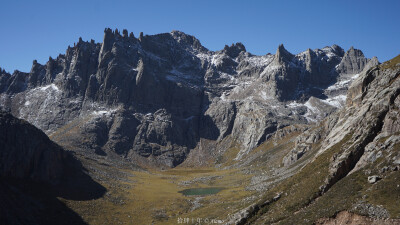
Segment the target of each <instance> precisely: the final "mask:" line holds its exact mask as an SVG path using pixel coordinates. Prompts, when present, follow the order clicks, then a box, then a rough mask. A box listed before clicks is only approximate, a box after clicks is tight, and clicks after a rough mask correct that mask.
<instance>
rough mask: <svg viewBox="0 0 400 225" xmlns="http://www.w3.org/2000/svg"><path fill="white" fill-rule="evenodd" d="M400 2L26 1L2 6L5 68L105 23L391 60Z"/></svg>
mask: <svg viewBox="0 0 400 225" xmlns="http://www.w3.org/2000/svg"><path fill="white" fill-rule="evenodd" d="M399 12H400V1H398V0H391V1H389V0H386V1H385V0H383V1H370V0H363V1H356V0H354V1H349V0H347V1H340V0H339V1H338V0H336V1H323V0H319V1H307V0H304V1H299V0H296V1H272V0H271V1H267V0H264V1H251V0H248V1H235V0H230V1H224V0H212V1H208V0H201V1H200V0H198V1H191V0H176V1H175V0H168V1H165V0H164V1H161V0H160V1H151V0H140V1H132V0H131V1H118V0H115V1H102V0H86V1H85V0H81V1H57V0H52V1H47V0H44V1H40V0H38V1H27V0H26V1H20V0H4V1H2V3H1V4H0V29H1V33H0V67H2V68H5V69H6V70H7V71H9V72H12V71H14V70H15V69H18V70H21V71H24V72H28V71H29V70H30V68H31V66H32V61H33V60H34V59H37V60H38V61H39V63H45V62H46V61H47V60H48V57H49V56H52V57H54V58H55V57H57V55H58V54H59V53H62V54H64V53H65V50H66V48H67V46H68V45H73V44H74V42H77V41H78V38H79V37H80V36H81V37H82V38H83V40H90V39H94V40H95V41H96V42H101V41H102V38H103V31H104V28H105V27H111V28H112V29H115V28H118V29H119V30H122V29H128V31H129V32H131V31H132V32H133V33H134V34H135V35H136V36H138V34H139V32H141V31H143V32H144V34H156V33H164V32H170V31H171V30H180V31H183V32H185V33H188V34H191V35H194V36H195V37H197V38H198V39H199V40H200V41H201V43H202V44H203V45H204V46H205V47H207V48H208V49H210V50H220V49H222V48H223V47H224V45H225V44H229V45H230V44H231V43H235V42H242V43H243V44H244V45H245V46H246V48H247V51H249V52H251V53H253V54H257V55H263V54H266V53H269V52H270V53H275V51H276V48H277V47H278V45H279V44H280V43H283V44H284V45H285V47H286V48H287V49H288V50H289V51H290V52H292V53H299V52H301V51H304V50H306V49H307V48H311V49H315V48H323V47H324V46H327V45H332V44H338V45H340V46H341V47H343V48H344V49H345V50H347V49H348V48H350V46H354V47H355V48H358V49H361V50H363V52H364V54H365V55H366V56H367V57H372V56H377V57H378V58H379V60H380V61H385V60H388V59H390V58H393V57H394V56H397V55H398V54H400V44H399V42H398V41H399V37H400V29H399V28H400V13H399Z"/></svg>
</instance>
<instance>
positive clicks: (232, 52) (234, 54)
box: [224, 42, 246, 58]
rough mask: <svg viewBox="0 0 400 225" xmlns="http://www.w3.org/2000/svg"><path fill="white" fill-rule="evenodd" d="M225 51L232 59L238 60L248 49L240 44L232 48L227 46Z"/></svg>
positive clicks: (233, 45)
mask: <svg viewBox="0 0 400 225" xmlns="http://www.w3.org/2000/svg"><path fill="white" fill-rule="evenodd" d="M224 51H225V52H226V54H227V55H229V56H230V57H232V58H236V57H237V56H238V55H239V54H240V53H241V52H246V47H244V45H243V44H242V43H240V42H237V43H236V44H232V45H231V46H228V45H225V47H224Z"/></svg>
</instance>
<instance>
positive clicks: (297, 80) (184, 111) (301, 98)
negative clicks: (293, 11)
mask: <svg viewBox="0 0 400 225" xmlns="http://www.w3.org/2000/svg"><path fill="white" fill-rule="evenodd" d="M378 63H379V62H378V60H377V58H372V59H367V58H365V56H364V55H363V53H362V52H361V51H360V50H357V49H354V48H353V47H352V48H350V49H349V50H347V51H344V50H343V49H342V48H341V47H339V46H337V45H333V46H330V47H324V48H322V49H315V50H311V49H308V50H306V51H304V52H302V53H299V54H297V55H293V54H292V53H290V52H288V51H287V50H286V49H285V48H284V46H283V45H280V46H279V47H278V49H277V51H276V53H275V54H266V55H263V56H256V55H252V54H251V53H249V52H247V51H246V48H245V46H244V45H243V44H241V43H236V44H232V45H231V46H225V47H224V49H223V50H220V51H216V52H214V51H210V50H208V49H206V48H205V47H203V46H202V45H201V43H200V41H199V40H197V39H196V38H195V37H193V36H190V35H187V34H185V33H182V32H179V31H172V32H171V33H164V34H157V35H143V33H140V35H139V37H138V38H136V37H135V36H134V35H133V33H130V34H128V31H127V30H123V31H122V34H120V32H119V31H118V30H115V31H113V30H111V29H105V31H104V40H103V42H102V43H95V42H94V41H93V40H91V41H90V42H85V41H83V40H82V39H79V41H78V42H77V43H76V44H74V46H73V47H68V49H67V51H66V53H65V54H60V55H59V56H58V57H57V58H56V59H53V58H51V57H50V58H49V61H48V62H47V63H46V64H45V65H41V64H39V63H38V62H37V61H36V60H34V61H33V65H32V69H31V71H30V72H29V73H24V72H20V71H15V72H14V73H13V74H9V73H7V72H5V71H4V70H0V71H1V74H0V105H1V107H2V108H3V109H4V110H7V111H9V112H11V113H12V114H13V115H15V116H16V117H18V118H22V119H25V120H27V121H28V122H30V123H31V124H33V125H35V126H36V127H38V128H40V129H41V130H43V131H44V132H45V133H46V134H47V135H49V136H50V137H51V138H52V139H53V140H55V141H56V142H57V143H59V144H61V145H63V146H70V147H71V148H73V149H79V150H82V151H86V152H95V153H97V154H100V155H107V154H114V153H116V154H118V155H120V156H121V157H123V158H127V159H130V160H132V161H133V162H135V163H136V164H139V165H151V166H156V167H159V166H166V167H175V166H177V165H179V164H182V163H183V162H184V161H185V163H186V164H187V165H200V164H207V163H209V162H210V161H213V159H215V157H216V156H217V155H221V154H222V153H223V152H224V151H226V146H228V144H227V143H228V142H229V143H231V144H232V143H236V144H239V145H240V146H241V150H240V152H239V153H238V154H237V156H236V159H240V158H241V157H243V156H244V155H246V154H247V153H248V152H249V151H251V150H252V149H254V148H255V147H257V146H259V145H260V144H261V143H263V142H264V141H265V140H267V139H268V138H269V137H271V135H272V134H273V132H275V131H276V130H278V129H280V128H283V127H286V126H289V125H293V124H310V123H315V122H317V121H319V120H321V119H323V118H325V117H326V116H328V115H330V114H331V113H333V112H334V111H336V110H337V109H339V108H341V107H342V106H343V105H344V103H345V101H346V90H347V88H348V85H349V84H350V83H351V82H352V81H353V80H354V79H356V78H357V76H358V74H359V73H360V72H361V71H363V70H367V69H368V68H371V67H373V66H375V65H378Z"/></svg>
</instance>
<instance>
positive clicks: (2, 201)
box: [0, 112, 105, 224]
mask: <svg viewBox="0 0 400 225" xmlns="http://www.w3.org/2000/svg"><path fill="white" fill-rule="evenodd" d="M0 131H1V132H0V223H1V224H71V223H74V224H85V223H84V221H83V220H82V219H81V217H80V216H79V215H77V214H76V213H75V212H73V211H72V210H70V209H69V208H68V207H66V206H65V205H64V204H63V203H62V202H60V201H59V200H58V197H63V198H66V199H76V200H87V199H92V198H98V197H100V196H101V195H102V194H103V193H104V191H105V189H104V188H103V187H102V186H100V185H99V184H98V183H96V182H94V181H93V180H92V179H91V178H90V177H89V176H88V175H87V174H86V173H84V172H83V168H82V166H81V164H80V162H79V161H77V160H76V159H75V158H74V157H73V156H72V155H71V154H70V153H69V152H66V151H64V150H63V149H62V148H61V147H60V146H58V145H57V144H55V143H54V142H52V141H50V139H49V138H48V137H47V136H46V135H45V134H44V133H43V132H42V131H41V130H39V129H37V128H36V127H34V126H32V125H31V124H29V123H28V122H26V121H23V120H20V119H17V118H15V117H13V116H12V115H11V114H8V113H5V112H0Z"/></svg>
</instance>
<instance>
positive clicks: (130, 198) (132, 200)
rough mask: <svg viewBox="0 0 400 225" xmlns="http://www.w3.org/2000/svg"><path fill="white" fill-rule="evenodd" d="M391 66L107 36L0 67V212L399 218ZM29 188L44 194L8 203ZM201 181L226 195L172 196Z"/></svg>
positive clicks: (233, 219) (184, 40)
mask: <svg viewBox="0 0 400 225" xmlns="http://www.w3.org/2000/svg"><path fill="white" fill-rule="evenodd" d="M399 57H400V56H398V57H396V58H394V59H392V60H390V61H387V62H384V63H382V64H380V63H379V62H378V60H377V59H376V58H372V59H367V58H365V57H364V55H363V53H362V52H361V51H360V50H357V49H354V48H353V47H352V48H350V49H349V50H348V51H344V50H343V49H342V48H340V47H339V46H337V45H333V46H330V47H325V48H322V49H315V50H310V49H308V50H306V51H304V52H302V53H299V54H297V55H293V54H292V53H290V52H288V51H287V50H286V49H285V48H284V46H283V45H280V46H279V47H278V49H277V51H276V53H275V54H267V55H264V56H255V55H252V54H251V53H249V52H247V51H246V49H245V47H244V46H243V45H242V44H241V43H236V44H233V45H231V46H225V48H224V49H223V50H221V51H216V52H213V51H209V50H208V49H206V48H205V47H203V46H202V45H201V44H200V42H199V41H198V40H197V39H196V38H194V37H193V36H190V35H187V34H184V33H182V32H179V31H173V32H171V33H166V34H158V35H150V36H148V35H146V36H144V35H143V34H140V35H139V37H138V38H136V37H135V36H134V35H133V34H132V33H131V34H128V32H127V31H126V30H124V31H123V32H122V35H121V34H120V33H119V32H118V31H117V30H116V31H112V30H110V29H106V30H105V33H104V40H103V42H102V43H95V42H94V41H90V42H84V41H83V40H81V39H80V40H79V42H78V43H76V44H74V47H68V49H67V52H66V54H65V55H59V56H58V57H57V58H56V59H52V58H50V59H49V61H48V62H47V63H46V64H45V65H40V64H39V63H37V62H36V61H34V62H33V66H32V69H31V71H30V72H29V73H23V72H20V71H15V72H14V73H13V74H9V73H7V72H5V71H4V70H1V69H0V106H1V108H2V109H4V110H6V111H8V112H9V113H1V114H0V125H1V126H2V127H1V133H0V144H1V146H5V148H4V147H3V148H2V149H0V160H1V161H0V163H1V164H0V169H1V170H0V175H1V176H2V177H5V178H7V179H4V181H5V182H3V180H2V181H1V182H0V184H1V185H2V186H1V188H2V189H3V190H5V191H4V192H3V193H6V194H3V195H1V194H0V198H1V199H4V201H0V202H6V203H3V204H2V203H0V209H2V211H1V212H3V209H8V208H7V206H8V205H12V201H13V199H17V200H18V201H17V202H19V203H18V204H19V205H21V204H22V205H24V207H22V208H25V207H27V208H29V209H32V208H38V209H40V210H38V211H32V214H29V215H28V216H27V217H26V218H27V219H26V220H23V219H20V220H16V221H17V222H16V223H18V222H19V223H22V224H30V223H36V224H41V223H52V222H54V221H58V220H57V218H53V219H54V220H46V219H44V218H46V217H45V216H44V215H46V213H45V210H47V209H51V208H52V206H57V207H54V209H57V210H58V211H57V210H56V211H57V212H64V211H65V212H66V213H65V214H62V213H61V214H57V213H56V214H55V215H63V217H62V218H64V220H63V221H66V222H68V221H76V223H89V224H102V223H109V224H111V223H113V224H114V223H121V224H124V223H125V224H141V223H143V224H150V223H156V224H158V223H160V224H176V222H177V221H179V220H177V219H179V218H184V217H185V218H186V217H193V218H194V217H196V218H198V217H201V218H204V217H210V218H213V219H221V220H223V221H224V223H227V224H338V223H341V224H357V223H361V224H399V223H400V221H399V219H400V208H399V207H398V202H400V186H399V185H400V122H399V120H398V118H399V113H400V111H399V108H400V97H399V94H400V79H399V75H400V58H399ZM11 114H12V115H14V116H15V117H19V118H22V119H24V120H26V121H28V122H29V123H31V124H33V125H35V126H36V127H38V128H39V129H41V130H42V131H43V132H44V133H46V134H47V135H48V136H49V137H50V139H51V140H52V141H55V142H56V143H57V144H55V143H53V142H52V141H50V140H49V139H48V138H47V137H46V135H45V134H44V133H43V132H42V131H40V130H38V129H36V128H34V127H33V126H31V125H29V124H28V123H27V122H25V121H22V120H19V119H16V118H14V117H13V116H12V115H11ZM5 131H7V132H5ZM16 143H26V144H16ZM60 146H61V147H60ZM64 149H66V150H71V151H68V152H67V151H65V150H64ZM72 153H74V155H75V156H74V157H73V156H72ZM77 159H78V160H79V161H80V162H81V163H80V162H79V161H78V160H77ZM82 164H83V166H84V167H85V169H83V168H82ZM173 167H175V168H174V169H171V168H173ZM149 168H151V169H149ZM154 169H156V170H154ZM157 169H160V170H157ZM89 175H90V176H89ZM21 181H23V183H24V182H29V183H28V185H25V186H24V185H22V186H21ZM31 182H39V184H38V185H35V186H34V187H36V188H38V189H40V188H42V187H46V190H49V191H48V193H49V194H48V195H47V194H44V195H43V194H42V195H39V194H38V193H42V191H37V192H33V193H32V192H28V194H26V195H27V196H24V197H15V196H18V193H27V190H29V189H30V187H31V185H33V184H31ZM209 186H210V187H224V188H223V190H222V191H221V193H220V194H219V195H215V196H195V197H186V196H182V195H181V194H180V191H182V190H183V189H185V188H190V187H209ZM15 187H16V188H15ZM61 187H63V188H61ZM105 188H106V189H107V190H105ZM106 191H107V192H106ZM105 192H106V194H104V193H105ZM46 193H47V192H46ZM93 193H94V194H93ZM103 194H104V195H103ZM9 196H12V197H11V198H10V197H9ZM13 196H14V197H15V198H14V197H13ZM24 199H28V205H26V204H27V203H23V202H24ZM43 199H45V201H44V200H43ZM37 201H39V202H41V203H40V204H39V205H42V206H43V205H44V206H46V207H45V210H43V208H40V207H36V206H38V204H37ZM18 204H17V205H16V206H14V207H9V211H4V212H11V214H10V215H15V218H20V215H21V213H22V212H21V211H18V210H17V209H19V208H21V207H18ZM32 206H33V207H32ZM49 206H50V207H49ZM6 215H8V214H6V213H3V214H0V216H2V217H0V222H1V221H2V219H3V218H5V219H3V220H5V221H8V222H10V221H13V220H12V219H10V218H14V217H7V216H6ZM38 215H39V216H38ZM115 215H118V216H115ZM35 218H39V219H35ZM60 218H61V217H60ZM32 221H33V222H32Z"/></svg>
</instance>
